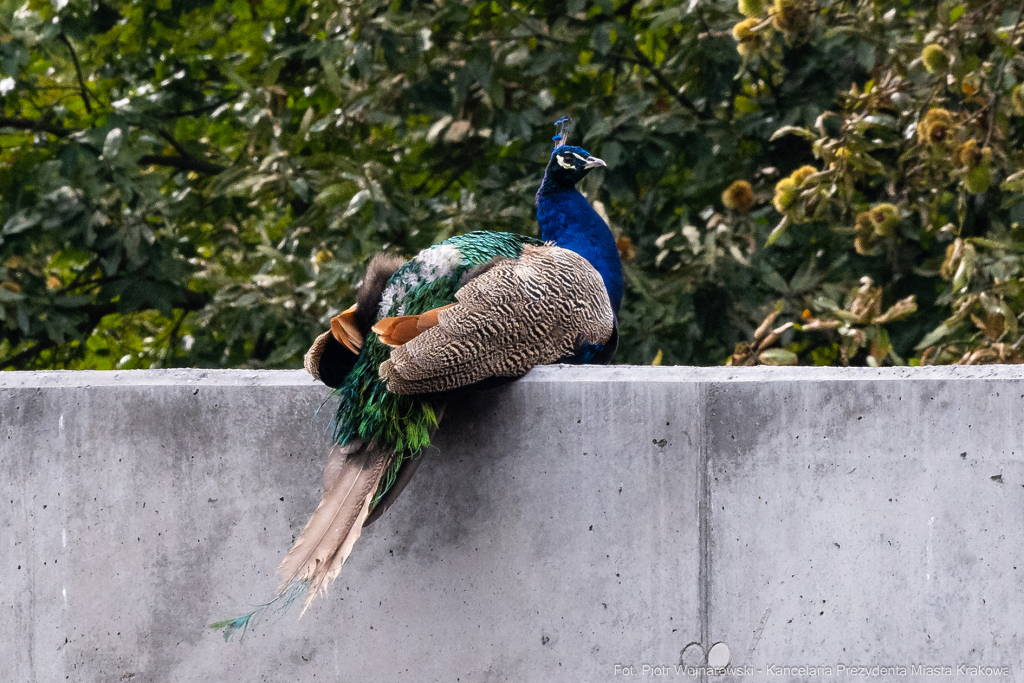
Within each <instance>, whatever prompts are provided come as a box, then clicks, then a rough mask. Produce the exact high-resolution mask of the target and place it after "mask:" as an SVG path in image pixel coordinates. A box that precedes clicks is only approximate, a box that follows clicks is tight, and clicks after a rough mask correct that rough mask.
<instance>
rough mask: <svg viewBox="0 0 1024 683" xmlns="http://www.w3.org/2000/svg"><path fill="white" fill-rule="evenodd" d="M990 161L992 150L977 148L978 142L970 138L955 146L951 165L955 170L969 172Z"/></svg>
mask: <svg viewBox="0 0 1024 683" xmlns="http://www.w3.org/2000/svg"><path fill="white" fill-rule="evenodd" d="M991 161H992V148H991V147H983V148H980V149H979V148H978V141H977V140H975V139H974V138H971V139H970V140H968V141H967V142H965V143H963V144H961V145H957V147H956V149H954V150H953V165H954V166H956V167H957V168H966V169H967V170H970V169H972V168H977V167H978V166H982V165H986V166H987V165H988V164H989V163H991Z"/></svg>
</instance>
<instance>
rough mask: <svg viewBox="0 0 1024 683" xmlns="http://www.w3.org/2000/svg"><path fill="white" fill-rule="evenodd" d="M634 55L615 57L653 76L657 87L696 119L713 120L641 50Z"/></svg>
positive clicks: (637, 50) (635, 51)
mask: <svg viewBox="0 0 1024 683" xmlns="http://www.w3.org/2000/svg"><path fill="white" fill-rule="evenodd" d="M634 54H635V55H636V56H630V55H624V54H615V56H616V57H619V58H621V59H625V60H626V61H628V62H633V63H634V64H638V65H639V66H641V67H643V68H644V69H645V70H646V71H647V73H649V74H651V75H652V76H654V80H656V81H657V82H658V85H660V86H661V87H662V88H663V89H664V90H665V91H666V92H668V93H669V94H671V95H672V97H674V98H675V99H676V102H678V103H679V104H681V105H683V107H684V108H686V109H689V110H690V111H691V112H693V114H694V115H695V116H696V117H697V118H699V119H705V120H707V119H712V118H714V117H713V116H712V115H710V114H708V113H707V112H706V111H702V110H700V109H698V108H697V105H695V104H694V103H693V100H691V99H690V98H689V97H687V96H686V95H684V94H683V93H681V92H679V88H677V87H675V86H674V85H672V82H671V81H670V80H668V77H667V76H665V74H663V73H662V72H661V71H660V70H659V69H658V67H656V66H655V65H654V62H652V61H651V60H650V58H648V57H647V55H645V54H644V53H643V51H642V50H640V49H636V50H634Z"/></svg>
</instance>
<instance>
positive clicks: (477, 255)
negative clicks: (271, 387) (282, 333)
mask: <svg viewBox="0 0 1024 683" xmlns="http://www.w3.org/2000/svg"><path fill="white" fill-rule="evenodd" d="M525 244H535V245H539V244H542V242H540V241H539V240H536V239H533V238H530V237H524V236H522V235H516V234H514V233H499V232H471V233H468V234H465V235H456V236H455V237H452V238H450V239H447V240H445V241H444V242H441V243H440V244H436V245H434V246H433V247H430V249H426V250H424V251H423V252H420V253H419V254H417V256H416V257H414V258H413V259H411V260H409V261H408V262H407V263H406V264H405V265H404V266H402V267H401V268H399V269H398V271H396V272H395V274H394V275H392V276H391V279H390V280H389V281H388V285H389V287H391V285H399V284H400V283H403V282H404V283H406V285H407V286H406V287H405V289H404V290H402V291H400V295H399V296H396V297H395V299H394V300H393V301H392V302H391V305H390V307H389V308H388V310H385V311H380V315H379V316H378V319H381V318H386V317H390V316H395V315H418V314H420V313H425V312H426V311H429V310H431V309H433V308H438V307H439V306H444V305H446V304H450V303H452V302H454V301H455V292H456V291H458V289H459V287H460V286H461V280H462V277H463V275H465V274H466V272H467V271H468V270H469V269H471V268H473V267H474V266H479V265H482V264H485V263H488V262H490V261H492V260H494V259H496V258H519V256H520V254H522V252H523V245H525ZM442 247H446V248H447V249H446V250H445V251H444V252H436V251H434V250H437V249H440V248H442ZM451 247H454V248H455V249H456V250H457V254H453V253H452V252H451V251H450V248H451ZM441 254H445V255H447V256H454V257H455V258H451V259H449V260H447V261H446V262H445V263H444V265H443V266H442V267H437V265H436V263H437V261H438V260H439V259H438V257H439V256H440V255H441ZM400 289H401V288H400ZM390 354H391V348H390V347H388V346H386V345H384V344H382V343H380V341H379V340H378V339H377V335H376V334H373V333H372V332H371V333H370V334H368V335H367V337H366V339H364V340H363V348H362V350H361V351H360V353H359V358H358V360H357V361H356V364H355V367H353V368H352V371H351V372H350V373H349V374H348V377H346V379H345V382H344V383H343V384H342V385H341V386H340V387H338V389H337V390H336V391H335V395H336V396H337V397H338V398H339V405H338V410H337V414H336V416H335V429H334V439H335V441H336V442H337V443H339V444H342V445H344V444H346V443H348V441H349V440H351V439H352V438H354V437H357V436H358V437H359V438H361V439H363V440H364V441H367V442H369V441H376V442H377V443H378V444H381V445H384V446H388V447H391V448H393V449H394V451H395V453H396V456H397V457H396V458H395V460H394V462H392V463H391V466H390V467H389V468H388V470H387V471H386V472H385V473H384V476H383V478H382V479H381V483H380V486H379V487H378V489H377V494H376V496H375V497H374V500H373V505H376V504H377V502H378V501H379V500H380V498H381V496H383V495H384V494H385V493H386V492H387V490H388V489H389V488H390V487H391V486H392V485H393V484H394V482H395V478H396V476H397V475H398V470H399V469H400V468H401V466H402V464H404V463H405V462H406V461H408V460H410V459H412V458H414V457H416V455H417V454H418V453H419V452H420V451H422V450H423V449H424V448H426V447H427V446H429V445H430V435H431V434H432V433H433V431H434V429H435V428H436V427H437V414H436V413H435V409H434V404H433V403H432V402H431V400H430V398H429V397H427V396H399V395H398V394H392V393H390V392H389V391H388V390H387V387H386V386H385V384H384V382H383V381H382V380H381V379H380V376H379V375H378V373H377V368H379V367H380V364H381V363H383V362H384V361H385V360H387V359H388V356H389V355H390Z"/></svg>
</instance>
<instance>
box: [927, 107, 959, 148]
mask: <svg viewBox="0 0 1024 683" xmlns="http://www.w3.org/2000/svg"><path fill="white" fill-rule="evenodd" d="M956 125H957V124H956V117H955V116H954V115H953V114H952V113H950V112H949V111H947V110H946V109H941V108H935V109H930V110H929V111H928V113H927V114H925V115H924V118H923V119H921V122H920V123H919V124H918V125H917V141H918V142H920V143H922V144H928V145H941V144H943V143H945V142H948V141H949V139H950V138H951V137H952V134H953V132H954V131H955V130H956Z"/></svg>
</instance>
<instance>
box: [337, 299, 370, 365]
mask: <svg viewBox="0 0 1024 683" xmlns="http://www.w3.org/2000/svg"><path fill="white" fill-rule="evenodd" d="M358 306H359V304H353V305H351V306H349V307H348V308H347V309H345V310H344V311H342V312H341V313H339V314H338V315H336V316H334V317H333V318H331V336H333V337H334V338H335V339H336V340H338V341H339V342H341V343H342V344H344V345H345V347H346V348H347V349H348V350H349V351H351V352H352V353H359V349H361V348H363V335H362V334H361V333H360V332H359V327H358V323H357V322H356V311H357V309H358Z"/></svg>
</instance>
